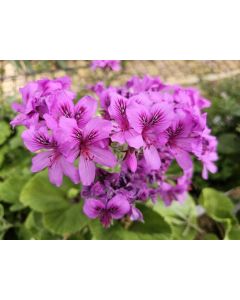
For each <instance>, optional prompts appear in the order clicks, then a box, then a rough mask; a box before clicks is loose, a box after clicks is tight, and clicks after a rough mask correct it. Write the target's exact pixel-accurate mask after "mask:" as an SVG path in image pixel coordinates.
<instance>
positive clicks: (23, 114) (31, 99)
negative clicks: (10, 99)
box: [11, 77, 75, 128]
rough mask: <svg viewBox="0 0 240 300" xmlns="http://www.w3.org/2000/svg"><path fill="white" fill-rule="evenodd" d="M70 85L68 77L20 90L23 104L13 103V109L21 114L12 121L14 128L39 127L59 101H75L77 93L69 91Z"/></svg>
mask: <svg viewBox="0 0 240 300" xmlns="http://www.w3.org/2000/svg"><path fill="white" fill-rule="evenodd" d="M70 85H71V80H70V78H68V77H62V78H58V79H55V80H49V79H42V80H38V81H34V82H30V83H28V84H27V85H26V86H25V87H23V88H21V89H20V93H21V95H22V100H23V103H22V104H19V103H13V106H12V107H13V109H14V110H15V111H16V112H18V113H19V114H18V115H17V116H16V117H15V118H14V119H13V120H12V122H11V125H12V126H13V127H15V126H17V125H24V126H26V127H28V128H29V127H30V126H35V125H37V123H38V122H40V121H41V120H43V115H44V114H46V113H48V112H49V111H50V110H51V109H52V107H53V106H55V105H56V104H57V102H58V101H62V100H63V99H65V100H68V101H72V100H73V99H74V97H75V93H73V92H72V91H70V90H69V88H70Z"/></svg>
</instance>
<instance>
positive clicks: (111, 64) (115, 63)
mask: <svg viewBox="0 0 240 300" xmlns="http://www.w3.org/2000/svg"><path fill="white" fill-rule="evenodd" d="M91 67H92V69H93V70H96V69H105V70H106V69H109V70H111V71H120V70H121V61H120V60H93V61H92V65H91Z"/></svg>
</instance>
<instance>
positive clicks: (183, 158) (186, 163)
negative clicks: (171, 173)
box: [174, 148, 193, 170]
mask: <svg viewBox="0 0 240 300" xmlns="http://www.w3.org/2000/svg"><path fill="white" fill-rule="evenodd" d="M174 156H175V158H176V160H177V163H178V164H179V166H180V167H181V168H182V169H183V170H189V169H192V168H193V163H192V159H191V156H190V154H189V153H188V152H186V151H184V150H182V149H180V148H177V149H175V151H174Z"/></svg>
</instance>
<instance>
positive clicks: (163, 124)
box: [127, 103, 172, 170]
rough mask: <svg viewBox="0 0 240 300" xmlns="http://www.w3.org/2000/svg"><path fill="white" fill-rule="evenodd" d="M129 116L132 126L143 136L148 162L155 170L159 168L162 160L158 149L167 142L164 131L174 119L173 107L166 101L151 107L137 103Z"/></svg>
mask: <svg viewBox="0 0 240 300" xmlns="http://www.w3.org/2000/svg"><path fill="white" fill-rule="evenodd" d="M127 116H128V119H129V121H130V124H131V126H132V127H133V128H134V129H135V131H136V132H137V133H139V134H140V135H141V136H142V139H143V144H142V145H143V146H144V147H143V153H144V157H145V160H146V162H147V163H148V164H149V166H150V167H151V168H152V169H153V170H158V169H159V168H160V165H161V160H160V157H159V154H158V150H157V149H158V147H160V146H162V145H164V144H165V143H166V138H165V136H164V135H163V132H164V131H165V130H166V129H167V128H168V127H169V126H170V124H171V121H172V110H171V107H170V106H169V105H167V104H165V103H157V104H154V105H152V106H150V107H146V106H144V105H141V104H136V103H135V104H134V105H132V106H131V107H130V108H129V109H128V110H127Z"/></svg>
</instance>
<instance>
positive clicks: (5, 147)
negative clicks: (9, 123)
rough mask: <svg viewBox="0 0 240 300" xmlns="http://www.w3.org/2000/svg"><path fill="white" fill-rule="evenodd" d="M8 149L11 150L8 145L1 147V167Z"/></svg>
mask: <svg viewBox="0 0 240 300" xmlns="http://www.w3.org/2000/svg"><path fill="white" fill-rule="evenodd" d="M8 151H9V150H8V147H7V146H6V145H4V146H2V147H0V167H1V166H2V164H3V162H4V158H5V155H6V154H7V152H8Z"/></svg>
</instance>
